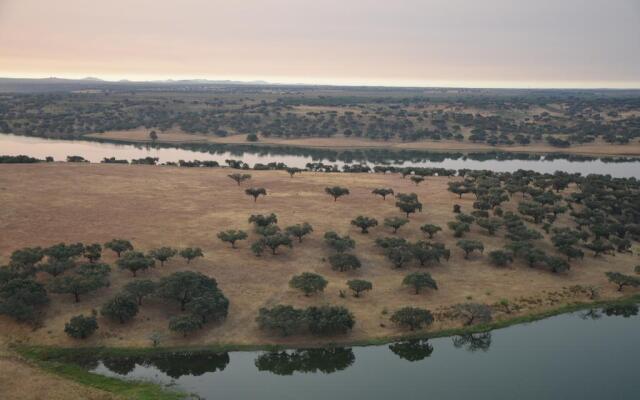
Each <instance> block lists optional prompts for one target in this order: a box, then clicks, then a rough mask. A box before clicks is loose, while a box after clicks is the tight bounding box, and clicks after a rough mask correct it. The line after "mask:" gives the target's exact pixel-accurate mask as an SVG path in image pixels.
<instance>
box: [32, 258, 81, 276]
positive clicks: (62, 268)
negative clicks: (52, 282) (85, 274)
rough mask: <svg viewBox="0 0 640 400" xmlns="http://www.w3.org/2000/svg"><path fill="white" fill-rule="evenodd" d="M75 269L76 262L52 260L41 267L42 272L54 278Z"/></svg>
mask: <svg viewBox="0 0 640 400" xmlns="http://www.w3.org/2000/svg"><path fill="white" fill-rule="evenodd" d="M75 267H76V262H75V261H74V260H56V259H51V260H49V261H47V262H46V263H43V264H40V265H39V269H40V271H42V272H46V273H48V274H49V275H51V276H53V277H54V278H55V277H56V276H58V275H61V274H63V273H65V272H66V271H68V270H71V269H73V268H75Z"/></svg>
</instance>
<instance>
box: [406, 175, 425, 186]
mask: <svg viewBox="0 0 640 400" xmlns="http://www.w3.org/2000/svg"><path fill="white" fill-rule="evenodd" d="M409 179H411V181H412V182H413V183H415V184H416V186H418V185H419V184H420V182H422V181H424V176H419V175H413V176H411V177H410V178H409Z"/></svg>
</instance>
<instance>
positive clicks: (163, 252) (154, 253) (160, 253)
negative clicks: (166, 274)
mask: <svg viewBox="0 0 640 400" xmlns="http://www.w3.org/2000/svg"><path fill="white" fill-rule="evenodd" d="M176 254H178V250H176V249H174V248H172V247H160V248H157V249H153V250H151V251H150V252H149V256H150V257H151V258H153V259H156V260H158V261H160V266H161V267H164V262H165V261H167V260H169V259H170V258H172V257H174V256H175V255H176Z"/></svg>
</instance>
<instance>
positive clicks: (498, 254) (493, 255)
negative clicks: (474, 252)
mask: <svg viewBox="0 0 640 400" xmlns="http://www.w3.org/2000/svg"><path fill="white" fill-rule="evenodd" d="M489 259H490V260H491V263H492V264H493V265H496V266H498V267H505V266H507V265H509V264H511V263H512V262H513V254H511V253H510V252H508V251H504V250H493V251H491V252H489Z"/></svg>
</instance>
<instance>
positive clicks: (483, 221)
mask: <svg viewBox="0 0 640 400" xmlns="http://www.w3.org/2000/svg"><path fill="white" fill-rule="evenodd" d="M476 223H477V224H478V225H479V226H480V227H481V228H484V229H486V230H487V232H489V235H491V236H493V235H494V234H495V233H496V231H497V230H498V229H499V228H500V227H501V226H502V221H501V220H500V219H499V218H480V219H478V220H477V221H476Z"/></svg>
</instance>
